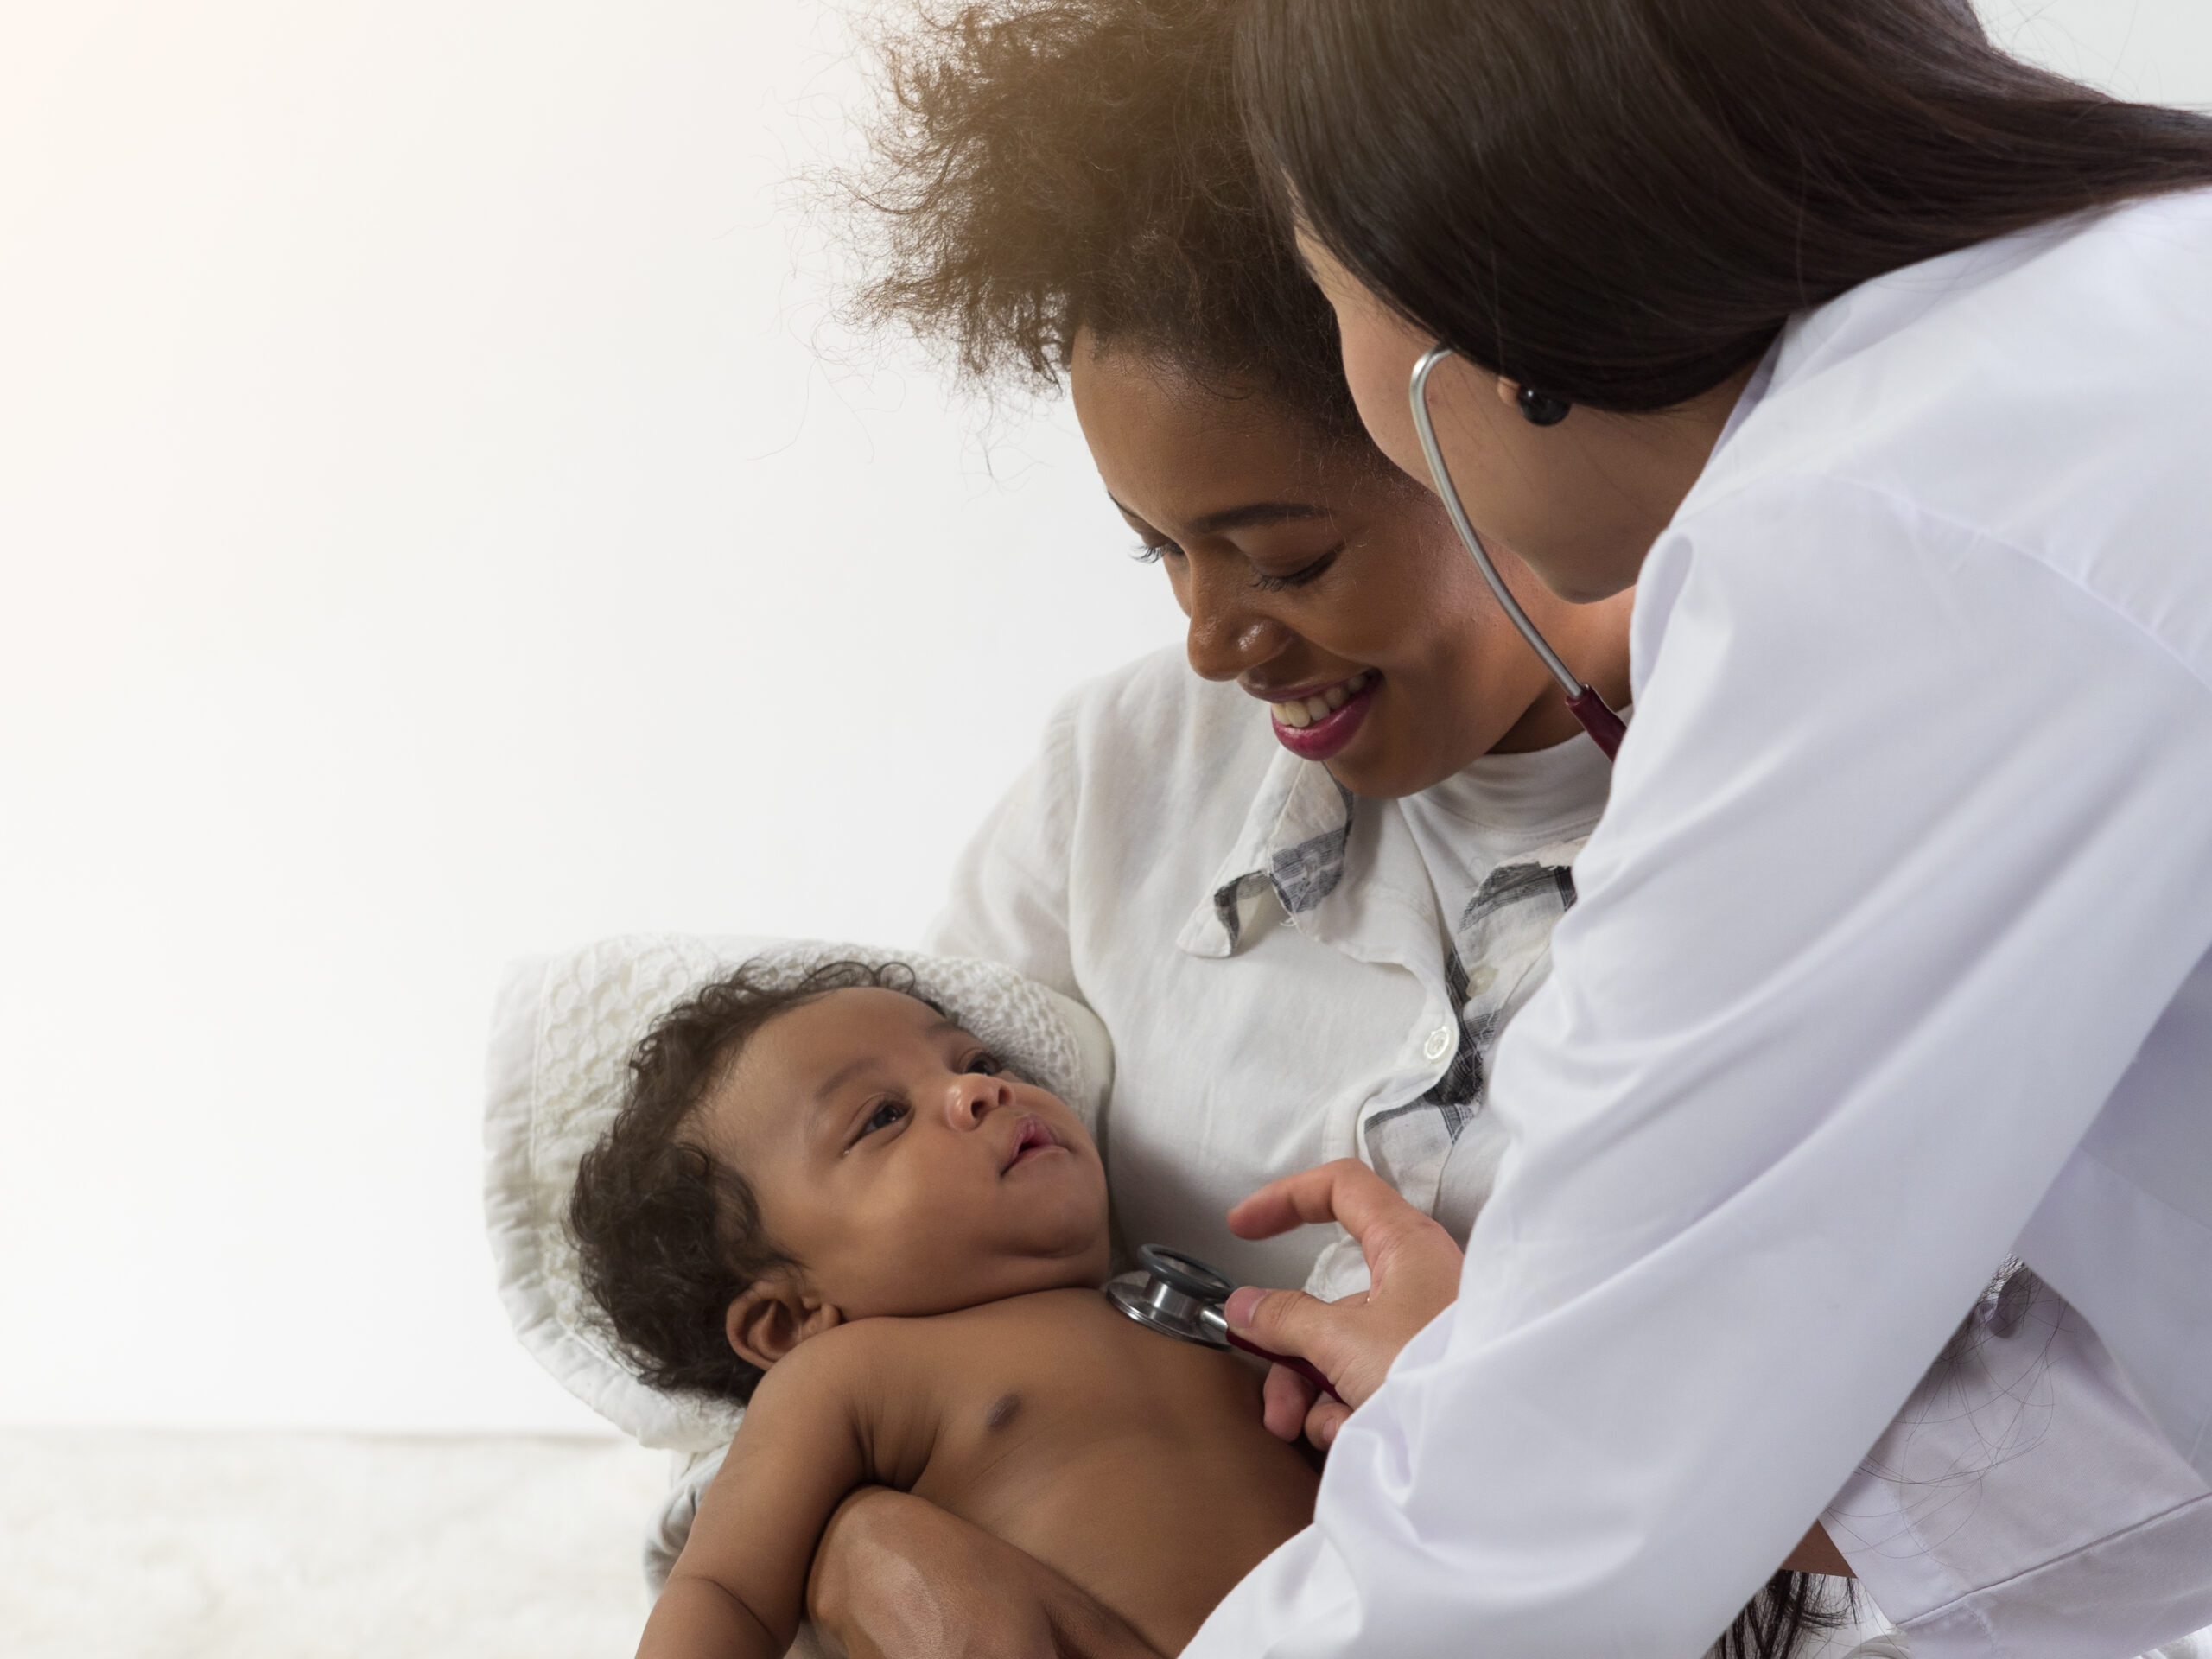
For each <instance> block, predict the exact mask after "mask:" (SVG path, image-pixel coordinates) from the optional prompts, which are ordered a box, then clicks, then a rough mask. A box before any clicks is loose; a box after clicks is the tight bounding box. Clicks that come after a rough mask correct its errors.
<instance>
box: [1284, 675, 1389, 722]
mask: <svg viewBox="0 0 2212 1659" xmlns="http://www.w3.org/2000/svg"><path fill="white" fill-rule="evenodd" d="M1374 677H1375V671H1374V670H1373V669H1371V668H1363V669H1361V670H1360V671H1359V672H1358V673H1357V674H1355V675H1353V676H1352V677H1351V678H1350V679H1348V680H1344V681H1340V682H1338V683H1337V684H1335V685H1332V686H1331V687H1330V688H1329V689H1328V690H1325V691H1323V692H1321V693H1319V695H1318V696H1311V697H1304V698H1301V699H1300V700H1299V701H1298V702H1271V703H1269V704H1268V708H1270V709H1273V710H1274V716H1275V718H1276V719H1277V720H1279V721H1281V722H1282V723H1283V724H1284V725H1286V726H1287V727H1289V728H1292V729H1293V730H1294V731H1301V732H1302V731H1304V730H1305V729H1306V728H1307V727H1308V726H1311V725H1312V724H1313V722H1314V721H1317V720H1326V719H1327V718H1328V717H1329V716H1330V715H1333V714H1334V713H1336V712H1337V710H1338V709H1341V708H1343V707H1344V704H1346V703H1348V702H1351V700H1352V699H1353V698H1354V697H1356V696H1358V695H1359V694H1360V693H1361V692H1363V691H1364V690H1367V683H1368V682H1369V681H1370V680H1371V679H1373V678H1374Z"/></svg>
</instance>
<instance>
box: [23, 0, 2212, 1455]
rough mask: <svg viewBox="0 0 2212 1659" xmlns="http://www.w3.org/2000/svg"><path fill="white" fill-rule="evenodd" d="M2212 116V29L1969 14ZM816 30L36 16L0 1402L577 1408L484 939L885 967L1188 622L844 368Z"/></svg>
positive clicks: (1072, 496)
mask: <svg viewBox="0 0 2212 1659" xmlns="http://www.w3.org/2000/svg"><path fill="white" fill-rule="evenodd" d="M1990 14H1991V16H1992V21H1993V24H1994V25H1995V26H1996V27H1997V28H1998V29H1999V31H2000V32H2002V33H2003V34H2004V35H2005V36H2006V38H2008V39H2013V40H2015V41H2018V44H2019V45H2020V47H2021V48H2022V49H2023V50H2024V51H2026V52H2028V53H2030V54H2031V55H2035V56H2037V57H2039V58H2041V59H2043V60H2046V61H2050V62H2052V63H2053V64H2055V65H2056V67H2060V68H2062V69H2064V70H2066V71H2067V72H2068V73H2075V74H2077V75H2081V76H2082V77H2083V78H2085V79H2094V80H2097V81H2100V82H2101V83H2104V84H2107V85H2111V86H2116V87H2118V88H2120V89H2121V90H2123V91H2125V92H2128V93H2130V94H2132V95H2134V96H2139V97H2145V98H2152V99H2164V100H2168V101H2176V102H2181V101H2189V102H2197V103H2206V104H2212V4H2208V3H2207V0H2054V3H2050V4H2043V5H2032V4H2029V3H2026V0H1992V3H1991V6H1990ZM854 88H855V79H854V73H853V71H852V69H851V67H850V66H849V65H848V64H846V63H845V62H844V61H843V60H842V58H841V56H840V55H839V54H838V53H837V51H836V31H835V30H834V29H832V28H831V27H830V26H829V24H828V23H826V22H824V21H823V17H822V15H821V14H820V13H819V12H818V11H817V10H816V9H815V8H813V7H811V6H803V5H800V4H798V3H794V0H621V3H615V0H530V3H524V0H316V3H314V4H311V5H307V6H300V5H294V4H287V3H280V0H201V3H199V4H197V5H194V6H190V7H179V6H168V5H157V4H155V3H152V0H72V3H69V4H66V5H60V4H55V3H53V0H0V1352H4V1353H5V1354H6V1355H7V1356H8V1358H9V1363H7V1364H6V1365H5V1366H0V1421H14V1422H19V1423H24V1422H49V1423H60V1422H75V1423H92V1424H100V1423H141V1424H145V1423H154V1424H177V1425H214V1424H238V1425H264V1426H267V1425H289V1426H314V1427H356V1428H410V1429H413V1428H456V1429H457V1428H475V1429H486V1428H492V1429H524V1428H557V1427H588V1426H589V1425H590V1424H591V1423H592V1422H593V1421H594V1420H592V1419H590V1418H588V1416H587V1415H586V1414H584V1413H583V1411H582V1408H579V1407H575V1406H573V1405H571V1404H570V1403H569V1402H568V1401H567V1399H566V1398H565V1396H563V1395H561V1394H560V1393H559V1391H558V1390H557V1389H556V1388H555V1387H554V1386H553V1385H552V1384H551V1383H550V1382H548V1381H546V1380H545V1379H544V1378H543V1377H542V1376H539V1375H538V1374H537V1371H536V1370H535V1369H534V1367H533V1366H532V1365H531V1363H530V1362H529V1361H528V1360H527V1359H526V1358H524V1357H523V1356H522V1354H521V1353H520V1351H519V1350H518V1349H517V1348H515V1347H514V1345H513V1344H512V1341H511V1339H510V1338H508V1336H507V1334H506V1332H505V1325H504V1322H503V1319H502V1317H501V1315H500V1313H499V1308H498V1306H497V1304H496V1302H495V1301H494V1300H493V1294H492V1289H491V1275H490V1269H489V1263H488V1260H487V1257H486V1251H485V1249H484V1245H483V1243H482V1236H481V1227H480V1211H479V1205H478V1196H477V1194H478V1179H479V1178H478V1150H477V1147H478V1139H477V1110H478V1103H479V1101H478V1094H479V1090H478V1079H479V1073H480V1053H481V1047H482V1038H483V1032H484V1026H485V1020H486V1014H487V1011H488V1007H489V1000H490V996H491V992H492V988H493V983H494V982H495V980H496V977H497V975H498V972H499V966H500V963H502V961H503V960H504V959H505V958H506V957H510V956H512V955H516V954H518V953H522V952H524V951H527V950H532V949H537V948H543V947H548V946H557V945H562V944H572V943H575V942H579V941H581V940H583V939H586V938H592V937H594V936H597V935H600V934H603V933H608V932H615V931H626V930H632V929H663V928H666V929H685V930H696V931H749V932H776V931H786V932H798V933H808V934H817V935H832V936H843V937H854V938H868V939H874V940H880V941H883V942H886V943H893V944H896V943H899V942H904V941H907V940H910V939H912V937H913V936H914V934H915V933H916V931H918V928H919V927H920V925H921V924H922V922H923V921H924V920H925V918H926V917H927V915H928V914H929V913H930V912H931V910H932V908H933V907H934V906H935V904H936V902H937V899H938V894H939V892H940V890H941V887H942V884H943V880H944V873H945V870H946V868H947V866H948V864H949V862H950V859H951V857H952V855H953V854H954V853H955V851H956V850H957V848H958V846H959V845H960V843H961V842H963V840H964V838H965V836H966V835H967V832H968V831H969V829H970V827H971V826H972V825H973V823H975V821H976V819H977V818H978V817H980V816H981V814H982V811H983V810H984V809H985V808H986V807H987V806H988V804H989V802H990V801H991V800H992V799H993V798H995V795H996V794H997V792H998V791H1000V789H1001V787H1002V786H1003V785H1005V784H1006V782H1007V780H1008V779H1010V778H1011V777H1012V776H1013V774H1014V772H1015V770H1016V769H1017V768H1018V767H1019V766H1020V764H1021V763H1022V761H1023V760H1024V759H1025V757H1026V755H1027V751H1028V748H1029V746H1030V744H1031V742H1032V741H1033V738H1034V736H1035V734H1036V731H1037V728H1038V726H1039V721H1040V720H1041V718H1042V715H1043V714H1044V711H1045V709H1046V707H1047V706H1048V705H1049V703H1050V702H1051V701H1052V699H1053V698H1054V697H1055V696H1057V695H1058V693H1059V692H1060V691H1062V690H1064V689H1065V688H1066V687H1067V686H1069V685H1071V683H1074V682H1075V681H1077V679H1079V678H1082V677H1084V676H1087V675H1089V674H1091V673H1095V672H1096V671H1101V670H1103V669H1105V668H1107V667H1109V666H1111V665H1112V664H1115V663H1116V662H1118V661H1120V660H1122V658H1126V657H1128V656H1130V655H1133V654H1135V653H1136V652H1140V651H1142V650H1145V649H1147V648H1149V647H1151V646H1153V645H1159V644H1164V643H1167V642H1170V641H1172V640H1173V639H1176V638H1177V637H1178V632H1179V618H1178V617H1177V616H1176V615H1175V613H1174V611H1173V606H1172V604H1171V602H1170V601H1169V599H1168V596H1167V594H1166V584H1165V582H1163V581H1162V580H1161V579H1160V576H1159V575H1157V573H1154V572H1150V571H1147V570H1144V569H1140V568H1136V567H1133V566H1131V565H1130V564H1129V563H1127V562H1126V560H1125V559H1124V558H1123V557H1122V552H1123V551H1124V550H1125V549H1126V548H1127V546H1128V540H1129V538H1128V535H1127V533H1126V531H1123V530H1122V528H1121V526H1120V525H1119V524H1118V522H1117V521H1116V519H1115V518H1113V516H1112V515H1111V513H1110V512H1109V511H1108V510H1106V508H1105V506H1104V503H1103V499H1102V498H1101V496H1100V493H1099V491H1098V489H1097V486H1096V480H1095V478H1094V477H1093V475H1092V474H1091V473H1090V468H1089V466H1088V463H1087V461H1085V459H1084V455H1083V453H1082V448H1081V445H1080V443H1079V442H1078V441H1077V439H1076V437H1075V436H1074V435H1073V431H1072V426H1071V423H1070V422H1069V421H1068V419H1067V418H1066V416H1065V411H1054V412H1052V413H1050V414H1048V415H1046V416H1043V417H1040V418H1039V420H1037V421H1035V422H1034V423H1027V422H1023V421H1020V420H1016V421H1014V422H1013V423H1011V424H1003V423H1002V426H1001V431H1000V433H999V435H997V436H996V437H995V439H994V440H993V441H991V442H988V444H986V443H984V442H980V441H979V440H978V439H977V438H976V435H975V427H976V411H975V410H973V409H972V408H969V407H966V406H963V404H961V403H960V402H959V401H958V400H957V397H949V396H948V394H947V393H946V392H945V391H944V390H943V389H942V388H940V386H939V385H938V384H937V383H936V381H934V380H933V379H932V378H931V377H930V376H929V375H928V374H927V373H926V372H921V371H919V370H918V368H917V367H915V366H914V365H912V362H911V360H910V361H909V362H908V364H907V365H906V367H905V368H904V369H903V370H900V369H891V368H887V367H884V366H882V365H869V364H868V363H867V362H865V361H859V362H856V361H855V359H852V358H850V357H849V355H845V354H842V353H840V354H839V355H837V356H836V357H835V358H834V359H832V360H827V361H825V360H824V359H823V357H822V356H821V355H820V354H819V353H817V345H818V344H819V343H820V342H821V341H823V340H824V339H825V338H827V339H834V336H825V335H824V334H823V329H822V301H823V291H822V284H821V282H820V279H819V270H820V267H821V262H820V260H819V259H818V258H817V257H816V256H815V254H814V253H813V252H812V247H813V244H812V242H811V241H810V238H809V236H808V235H807V233H806V232H804V228H803V226H801V225H800V224H799V222H798V219H797V218H796V217H795V216H794V214H793V213H792V212H791V208H790V206H789V203H788V199H787V195H788V193H786V192H784V191H781V190H779V184H780V182H781V181H784V180H785V179H786V178H788V176H789V175H790V174H791V171H792V169H793V168H794V167H795V166H797V165H798V164H799V163H801V162H804V161H805V160H807V159H809V158H810V157H817V156H820V155H822V154H823V153H824V151H825V149H829V148H831V147H834V146H835V145H836V143H839V142H840V140H839V137H838V134H839V132H840V130H841V127H840V123H839V119H838V111H839V109H840V107H841V105H844V104H846V103H848V102H849V100H850V99H851V98H852V97H853V96H854Z"/></svg>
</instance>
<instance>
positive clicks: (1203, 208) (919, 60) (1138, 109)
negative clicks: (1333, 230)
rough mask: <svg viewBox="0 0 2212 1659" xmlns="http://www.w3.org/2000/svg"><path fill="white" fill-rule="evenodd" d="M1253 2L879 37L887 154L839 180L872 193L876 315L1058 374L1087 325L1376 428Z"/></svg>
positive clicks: (859, 229) (997, 8)
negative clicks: (1306, 261)
mask: <svg viewBox="0 0 2212 1659" xmlns="http://www.w3.org/2000/svg"><path fill="white" fill-rule="evenodd" d="M1235 22H1236V16H1235V9H1234V8H1233V7H1231V6H1229V5H1225V4H1224V3H1222V0H984V3H974V4H963V5H956V6H951V7H940V8H938V9H935V10H925V11H924V12H923V13H921V14H920V15H919V16H918V17H917V18H916V19H915V20H914V21H913V22H912V23H911V24H910V25H909V26H908V28H907V30H906V32H905V33H904V34H893V35H887V36H885V37H882V38H880V39H879V40H878V41H876V49H877V52H878V54H879V55H880V58H881V60H882V62H883V66H884V71H885V80H886V84H887V87H888V89H889V97H888V103H887V109H886V112H885V113H884V114H883V116H882V117H881V118H880V119H879V120H878V121H877V122H876V123H875V124H874V128H873V130H871V131H870V132H869V134H868V137H869V141H870V149H871V153H872V156H873V161H872V162H871V163H870V164H869V165H868V167H866V168H861V169H859V170H857V171H855V173H853V174H851V175H848V176H846V177H844V178H842V179H837V180H833V181H832V183H833V184H835V185H836V186H837V187H839V188H840V189H841V191H842V194H847V195H849V197H850V198H851V200H852V202H853V204H854V205H855V206H856V207H858V209H859V213H858V215H857V217H855V218H854V219H851V220H850V221H849V223H850V224H851V225H852V226H854V227H855V235H856V237H857V239H858V241H859V244H860V247H859V253H860V256H861V258H862V259H863V260H864V261H865V264H866V268H867V273H868V274H867V277H866V280H865V283H864V285H863V287H862V288H861V292H860V295H859V301H858V305H857V310H858V312H859V314H860V316H861V319H862V320H863V321H868V322H870V323H874V324H881V323H886V322H889V323H895V324H899V325H902V326H904V327H906V328H908V329H910V330H911V331H912V332H913V333H914V334H917V335H918V336H919V337H921V338H922V339H924V340H929V341H931V342H932V343H935V344H937V345H938V346H942V347H944V349H945V350H946V352H947V354H948V355H949V356H950V358H951V359H953V361H954V362H955V364H956V365H957V367H958V368H959V369H960V370H961V371H962V372H963V373H965V374H966V375H968V376H969V378H973V379H976V380H978V381H983V382H989V381H992V380H995V379H998V378H1002V377H1005V376H1007V375H1009V374H1011V375H1013V376H1014V377H1016V378H1026V379H1027V380H1029V381H1030V382H1031V383H1032V384H1035V385H1043V386H1054V385H1058V383H1059V381H1060V378H1061V377H1062V375H1063V374H1064V373H1065V370H1066V369H1067V367H1068V365H1069V362H1070V360H1071V352H1072V349H1073V346H1074V341H1075V338H1076V334H1077V331H1078V330H1081V329H1085V328H1088V329H1089V330H1090V331H1091V333H1092V334H1094V335H1095V336H1096V338H1097V340H1099V341H1100V342H1101V343H1102V344H1103V345H1108V346H1115V347H1128V348H1133V349H1135V350H1137V351H1141V352H1143V353H1151V354H1154V355H1157V356H1158V357H1160V359H1163V360H1164V361H1165V362H1166V363H1167V364H1168V365H1171V366H1172V367H1173V368H1174V369H1175V370H1176V371H1178V372H1180V373H1182V374H1185V375H1186V376H1188V377H1189V378H1192V380H1194V381H1195V382H1196V383H1198V385H1202V386H1204V387H1205V388H1206V389H1207V390H1209V391H1215V392H1217V393H1219V394H1222V395H1224V396H1229V397H1249V396H1253V395H1257V396H1260V397H1266V398H1268V399H1271V400H1272V401H1273V402H1274V403H1275V404H1278V405H1280V406H1281V408H1282V409H1283V410H1286V411H1287V412H1288V413H1289V414H1290V415H1292V416H1294V417H1295V418H1297V419H1298V420H1300V422H1302V423H1304V424H1305V425H1306V427H1307V428H1308V429H1311V430H1312V431H1313V432H1315V433H1316V434H1317V435H1320V436H1322V437H1324V438H1326V439H1329V440H1332V441H1336V442H1348V443H1351V444H1355V445H1357V446H1359V447H1361V448H1366V447H1368V439H1367V436H1366V434H1365V432H1364V431H1363V429H1362V428H1361V427H1360V424H1359V419H1358V414H1357V410H1355V409H1354V408H1353V406H1352V402H1351V392H1350V391H1349V390H1348V389H1347V388H1346V386H1345V385H1344V369H1343V365H1342V363H1341V361H1340V360H1339V358H1338V346H1337V327H1336V320H1335V317H1334V315H1332V313H1331V311H1330V309H1329V307H1328V305H1327V303H1326V302H1325V301H1324V300H1323V299H1322V298H1321V296H1320V295H1319V293H1318V292H1317V291H1316V290H1315V289H1314V288H1313V284H1312V283H1309V282H1308V281H1307V280H1306V275H1305V272H1304V271H1303V270H1301V269H1300V265H1299V264H1298V261H1297V257H1296V255H1295V253H1294V251H1293V249H1292V248H1291V246H1290V245H1289V242H1288V239H1287V238H1286V237H1285V236H1284V235H1283V234H1282V232H1281V230H1280V228H1279V227H1278V226H1277V224H1276V222H1275V219H1274V211H1273V208H1272V206H1271V204H1270V201H1269V200H1268V190H1267V188H1266V187H1265V185H1264V184H1263V182H1262V180H1261V178H1260V176H1259V174H1258V171H1257V169H1256V168H1255V163H1254V162H1253V158H1252V156H1251V152H1250V150H1249V147H1248V146H1247V144H1246V143H1245V139H1244V134H1243V126H1242V123H1241V118H1240V116H1239V114H1238V111H1237V106H1236V97H1235V85H1234V64H1235V53H1234V44H1235Z"/></svg>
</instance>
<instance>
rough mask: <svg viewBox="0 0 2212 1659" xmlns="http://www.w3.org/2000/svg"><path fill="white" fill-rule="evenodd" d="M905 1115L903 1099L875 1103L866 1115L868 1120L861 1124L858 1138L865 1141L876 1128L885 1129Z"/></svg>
mask: <svg viewBox="0 0 2212 1659" xmlns="http://www.w3.org/2000/svg"><path fill="white" fill-rule="evenodd" d="M905 1117H906V1102H905V1101H903V1100H884V1101H878V1102H877V1103H876V1107H875V1109H874V1111H872V1112H870V1113H869V1114H868V1122H865V1123H863V1124H861V1133H860V1139H861V1140H862V1141H865V1140H867V1139H868V1136H870V1135H874V1133H875V1132H876V1131H877V1130H878V1129H887V1128H891V1127H892V1126H893V1125H894V1124H896V1123H898V1122H901V1121H902V1120H903V1119H904V1118H905Z"/></svg>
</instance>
